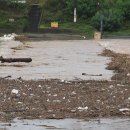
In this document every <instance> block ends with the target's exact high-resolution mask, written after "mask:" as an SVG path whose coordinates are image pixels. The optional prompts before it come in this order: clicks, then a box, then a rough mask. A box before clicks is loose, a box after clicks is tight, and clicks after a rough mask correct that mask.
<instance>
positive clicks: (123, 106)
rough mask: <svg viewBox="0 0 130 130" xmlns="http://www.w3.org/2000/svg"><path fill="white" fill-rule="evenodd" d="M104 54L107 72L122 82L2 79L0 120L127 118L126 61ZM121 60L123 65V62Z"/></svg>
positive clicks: (129, 102)
mask: <svg viewBox="0 0 130 130" xmlns="http://www.w3.org/2000/svg"><path fill="white" fill-rule="evenodd" d="M107 53H108V54H107ZM107 53H106V52H104V53H103V54H105V55H106V54H107V56H112V62H111V63H110V64H109V65H108V68H109V67H110V69H114V70H115V75H116V76H119V75H121V79H118V78H117V79H116V80H115V78H113V80H112V81H94V80H88V81H83V80H78V81H66V80H57V79H56V80H43V81H24V80H22V79H21V78H19V79H16V80H7V79H1V80H0V120H10V119H12V118H15V117H21V118H30V119H32V118H49V119H54V118H55V119H60V118H88V117H90V118H93V117H109V116H130V87H129V86H130V82H129V81H130V78H129V77H130V71H129V69H130V66H129V64H128V63H129V58H127V56H124V55H121V54H115V53H113V52H111V51H107ZM124 58H125V61H126V62H122V60H124ZM117 59H118V60H117ZM122 63H123V64H122ZM124 64H125V65H124ZM111 66H112V67H111ZM113 66H114V67H113ZM116 66H117V67H116ZM126 72H127V73H126ZM122 74H123V75H125V76H126V77H125V76H123V75H122ZM124 79H125V82H124Z"/></svg>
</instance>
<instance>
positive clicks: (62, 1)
mask: <svg viewBox="0 0 130 130" xmlns="http://www.w3.org/2000/svg"><path fill="white" fill-rule="evenodd" d="M43 1H44V4H42V6H43V15H42V24H44V25H46V23H49V22H51V21H58V22H59V23H61V27H62V26H64V24H65V25H66V23H68V25H70V22H71V23H73V11H74V8H75V7H77V20H78V21H77V22H78V23H80V24H83V26H84V25H85V24H87V25H86V26H89V27H90V26H91V27H92V28H95V29H96V30H100V22H101V19H102V20H103V30H104V31H106V32H112V31H114V32H115V31H119V30H120V31H121V30H122V28H123V29H124V28H125V26H127V23H128V21H129V20H130V10H129V7H130V1H129V0H47V1H46V0H43ZM68 25H67V26H68ZM75 25H77V24H73V25H72V27H75ZM76 27H77V26H76ZM77 28H80V26H78V27H77ZM77 28H76V29H77ZM86 31H87V30H86ZM127 31H128V30H127ZM123 32H124V31H123Z"/></svg>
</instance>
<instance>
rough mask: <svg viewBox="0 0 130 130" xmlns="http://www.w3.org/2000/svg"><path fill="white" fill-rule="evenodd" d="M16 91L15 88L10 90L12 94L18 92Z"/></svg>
mask: <svg viewBox="0 0 130 130" xmlns="http://www.w3.org/2000/svg"><path fill="white" fill-rule="evenodd" d="M18 92H19V91H18V90H17V89H13V90H12V91H11V93H12V94H18Z"/></svg>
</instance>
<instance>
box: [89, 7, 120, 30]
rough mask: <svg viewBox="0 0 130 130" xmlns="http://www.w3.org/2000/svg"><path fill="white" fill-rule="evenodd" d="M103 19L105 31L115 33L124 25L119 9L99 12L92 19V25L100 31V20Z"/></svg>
mask: <svg viewBox="0 0 130 130" xmlns="http://www.w3.org/2000/svg"><path fill="white" fill-rule="evenodd" d="M101 17H102V19H103V30H104V31H113V30H116V29H119V28H120V27H121V26H122V24H123V14H122V12H121V11H120V10H118V9H106V10H105V9H104V10H103V11H100V12H97V13H96V14H95V16H94V17H93V18H92V25H93V26H94V27H95V28H96V29H97V30H99V29H100V20H101Z"/></svg>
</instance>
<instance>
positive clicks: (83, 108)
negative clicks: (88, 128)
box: [78, 106, 88, 111]
mask: <svg viewBox="0 0 130 130" xmlns="http://www.w3.org/2000/svg"><path fill="white" fill-rule="evenodd" d="M78 110H79V111H84V110H88V107H87V106H86V107H78Z"/></svg>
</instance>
